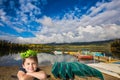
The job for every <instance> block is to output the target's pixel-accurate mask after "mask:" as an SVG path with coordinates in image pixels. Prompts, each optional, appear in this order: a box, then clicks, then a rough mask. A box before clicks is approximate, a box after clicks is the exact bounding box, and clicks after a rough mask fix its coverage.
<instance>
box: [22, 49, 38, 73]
mask: <svg viewBox="0 0 120 80" xmlns="http://www.w3.org/2000/svg"><path fill="white" fill-rule="evenodd" d="M21 57H22V66H23V68H25V70H26V71H27V72H35V71H36V69H37V67H38V58H37V53H36V52H35V51H32V50H27V51H26V52H24V53H21Z"/></svg>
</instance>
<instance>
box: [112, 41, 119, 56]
mask: <svg viewBox="0 0 120 80" xmlns="http://www.w3.org/2000/svg"><path fill="white" fill-rule="evenodd" d="M111 52H112V54H113V55H114V56H115V57H118V58H120V39H116V40H115V41H113V42H112V43H111Z"/></svg>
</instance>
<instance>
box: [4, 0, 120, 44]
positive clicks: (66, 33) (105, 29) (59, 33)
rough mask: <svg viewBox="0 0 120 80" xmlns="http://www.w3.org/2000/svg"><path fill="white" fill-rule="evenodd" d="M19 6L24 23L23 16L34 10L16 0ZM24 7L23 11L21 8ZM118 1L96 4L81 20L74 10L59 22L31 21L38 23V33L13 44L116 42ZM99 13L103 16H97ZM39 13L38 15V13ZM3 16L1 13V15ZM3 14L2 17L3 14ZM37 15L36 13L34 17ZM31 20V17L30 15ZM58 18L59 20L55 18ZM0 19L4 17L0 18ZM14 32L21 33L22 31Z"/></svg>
mask: <svg viewBox="0 0 120 80" xmlns="http://www.w3.org/2000/svg"><path fill="white" fill-rule="evenodd" d="M20 1H21V3H23V5H22V7H21V9H22V12H19V14H20V16H21V17H22V21H23V22H25V23H26V21H27V18H28V17H27V15H26V14H25V13H24V12H28V11H31V10H33V9H36V10H37V7H36V6H34V5H32V4H31V3H29V0H26V1H25V2H24V0H23V1H22V0H20ZM25 7H26V8H25ZM119 7H120V1H119V0H113V1H112V2H109V3H98V4H96V6H93V7H91V8H90V9H89V11H88V13H89V12H90V13H89V14H85V15H83V16H81V18H78V17H77V16H75V15H74V14H75V12H81V10H79V9H78V8H75V11H71V12H69V13H66V14H65V15H64V17H63V18H62V19H59V18H56V19H55V18H54V19H53V18H51V17H48V16H44V17H43V18H41V19H35V20H36V21H37V22H38V23H40V24H41V25H40V27H38V29H40V28H41V26H42V28H41V30H40V31H37V32H33V34H34V35H35V36H36V37H34V38H23V37H17V38H14V37H13V38H14V42H22V43H51V42H57V43H62V42H69V43H70V42H88V41H99V40H107V39H113V38H120V37H119V36H120V16H119V14H120V8H119ZM102 10H103V12H101V11H102ZM38 12H39V13H41V12H40V11H38ZM2 13H3V12H2ZM3 14H5V13H3ZM36 14H38V13H36ZM30 15H31V16H33V15H34V14H33V13H30ZM57 17H59V16H57ZM3 19H4V17H3ZM14 29H15V30H16V31H18V32H22V31H23V29H21V28H16V27H14Z"/></svg>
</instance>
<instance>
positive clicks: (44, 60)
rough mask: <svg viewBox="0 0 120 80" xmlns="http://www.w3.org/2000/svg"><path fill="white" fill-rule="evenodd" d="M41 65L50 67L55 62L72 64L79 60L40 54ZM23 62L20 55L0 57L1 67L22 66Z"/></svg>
mask: <svg viewBox="0 0 120 80" xmlns="http://www.w3.org/2000/svg"><path fill="white" fill-rule="evenodd" d="M37 56H38V62H39V65H41V66H42V65H50V64H54V62H56V61H57V62H63V61H66V62H70V61H77V59H76V58H75V57H73V56H71V55H52V54H48V53H39V54H38V55H37ZM21 64H22V60H21V58H20V54H12V55H11V54H9V55H6V56H2V57H0V66H16V65H17V66H21Z"/></svg>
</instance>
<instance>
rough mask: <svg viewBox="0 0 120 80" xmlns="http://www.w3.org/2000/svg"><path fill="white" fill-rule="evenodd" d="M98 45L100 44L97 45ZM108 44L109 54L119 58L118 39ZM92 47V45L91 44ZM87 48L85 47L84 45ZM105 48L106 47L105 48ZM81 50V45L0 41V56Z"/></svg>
mask: <svg viewBox="0 0 120 80" xmlns="http://www.w3.org/2000/svg"><path fill="white" fill-rule="evenodd" d="M99 44H100V43H99ZM109 44H110V49H109V48H108V49H109V50H110V52H111V53H112V55H113V56H115V57H118V58H120V39H115V40H113V41H111V42H109ZM93 45H94V44H93ZM85 46H87V45H85ZM88 47H89V48H90V49H93V47H92V46H88ZM100 47H101V46H99V47H98V46H96V48H95V47H94V48H95V49H93V50H100V49H104V48H100ZM105 47H106V46H105ZM80 48H81V45H79V46H78V45H76V46H75V45H66V44H62V45H50V44H18V43H12V42H10V41H6V40H0V56H3V55H8V54H13V53H19V52H23V51H25V50H27V49H32V50H35V51H38V52H45V53H50V52H52V51H54V50H62V51H70V50H74V51H75V50H76V51H77V50H79V49H80ZM104 51H106V50H104Z"/></svg>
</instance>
